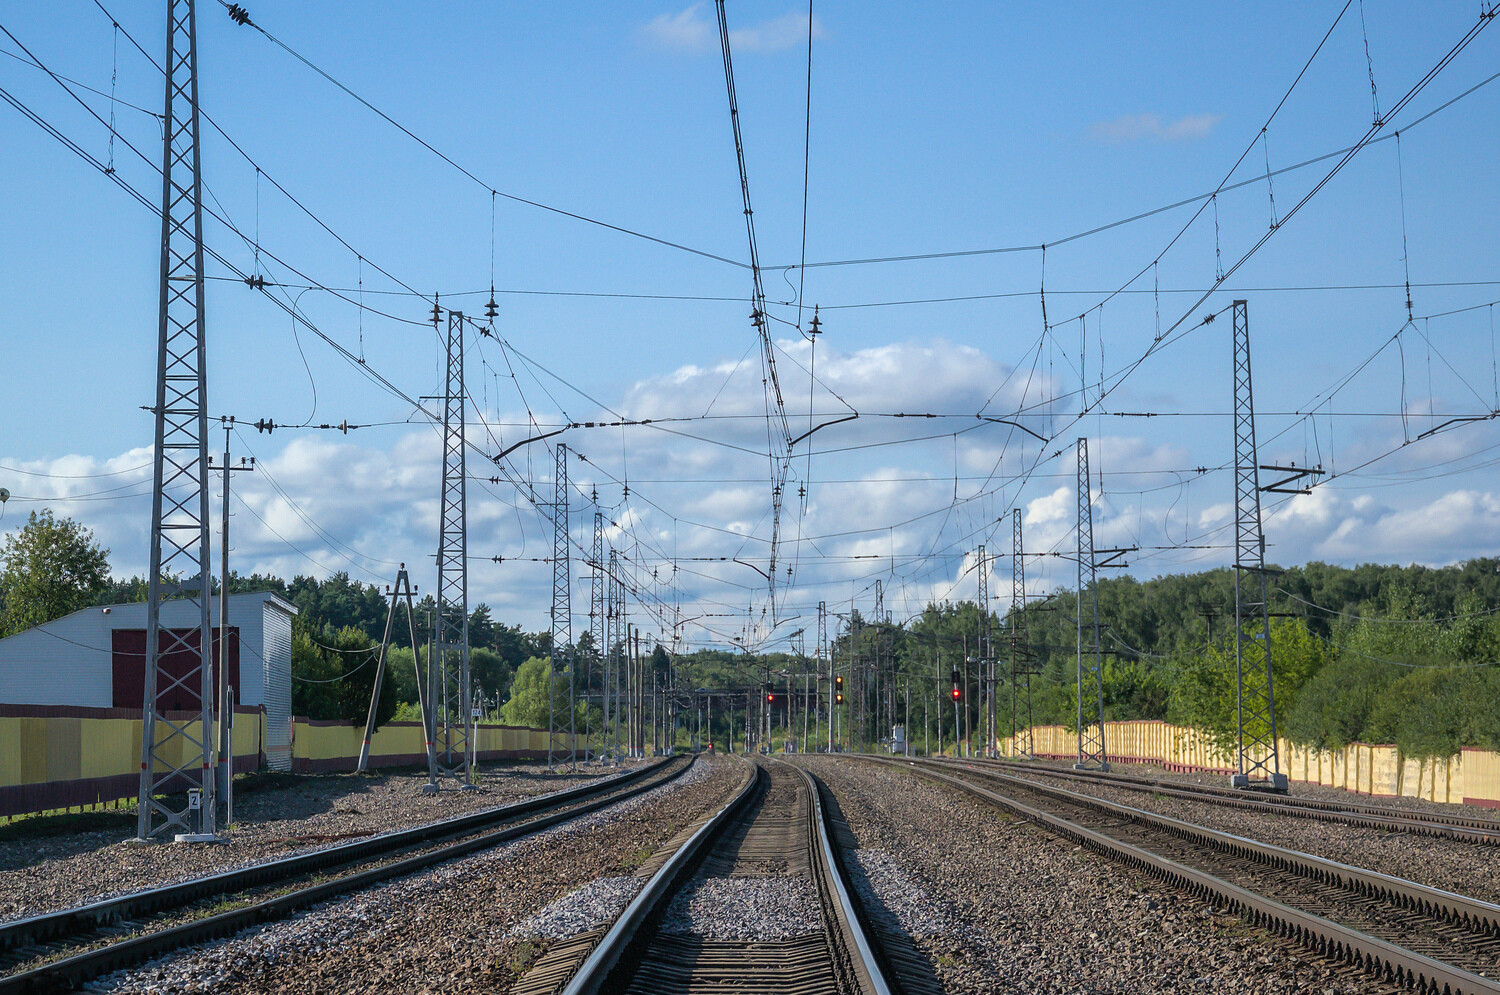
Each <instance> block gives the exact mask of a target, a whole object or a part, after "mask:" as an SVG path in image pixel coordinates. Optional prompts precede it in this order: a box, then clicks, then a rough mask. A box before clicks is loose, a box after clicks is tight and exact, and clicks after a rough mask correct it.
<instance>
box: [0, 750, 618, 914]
mask: <svg viewBox="0 0 1500 995" xmlns="http://www.w3.org/2000/svg"><path fill="white" fill-rule="evenodd" d="M622 769H627V770H628V769H629V767H625V768H620V767H608V768H599V767H587V768H586V767H584V766H582V765H580V766H579V768H578V771H577V772H576V773H572V772H570V771H568V769H567V768H566V767H557V768H556V769H555V771H554V772H549V771H548V769H547V767H546V766H545V765H544V764H535V763H507V764H498V765H492V764H485V765H482V766H481V773H482V782H481V786H480V790H478V791H458V790H456V789H455V788H453V787H452V786H451V782H446V783H445V787H444V789H443V790H442V791H440V792H439V793H437V794H435V795H424V794H422V792H421V787H422V785H423V784H425V783H427V775H426V773H425V772H422V773H381V772H376V773H369V774H306V775H290V774H286V775H274V774H273V775H268V776H266V778H265V782H264V786H262V787H258V788H257V789H255V790H250V791H242V792H241V793H240V794H238V795H237V796H236V798H235V820H236V822H235V824H234V825H233V826H232V827H230V829H229V830H228V831H227V832H225V833H224V834H223V835H224V836H225V838H226V840H227V842H226V843H223V844H177V843H163V844H156V845H150V846H131V845H127V844H126V843H125V842H124V841H125V839H126V838H127V837H128V836H131V835H134V832H135V822H134V820H133V819H130V820H129V822H128V825H127V824H126V822H127V820H125V819H124V818H121V819H120V820H119V822H120V825H119V827H118V828H112V829H110V830H99V831H93V832H71V833H70V832H58V833H55V834H50V835H48V836H46V837H43V838H35V837H33V836H31V835H29V834H28V833H27V830H26V826H25V823H24V822H23V823H16V824H15V825H13V826H11V827H4V828H0V922H3V921H6V920H10V919H19V918H23V917H25V916H33V915H39V914H42V913H44V912H52V911H56V910H58V909H65V908H71V907H72V906H75V905H82V904H85V903H87V902H92V901H97V900H99V899H102V898H109V897H112V896H114V895H122V894H127V893H129V892H133V891H140V890H142V889H145V888H154V887H157V886H160V885H164V884H171V883H174V882H177V881H185V880H188V879H190V878H195V877H199V876H201V875H204V874H209V873H214V872H217V871H226V870H233V869H235V868H239V867H244V866H247V865H250V864H255V863H260V862H262V861H265V860H270V859H273V858H276V857H285V856H289V855H291V854H294V853H301V852H305V851H310V850H319V849H324V848H327V847H330V846H334V845H337V844H338V843H340V842H343V838H354V837H357V836H364V835H373V834H375V833H382V832H389V831H391V830H394V829H405V828H408V827H411V826H419V825H423V824H425V823H429V822H437V821H439V820H441V819H447V818H451V817H453V816H457V815H463V814H465V813H467V812H473V811H477V810H479V809H484V808H493V807H495V806H497V805H504V804H506V803H508V802H513V801H518V800H520V799H523V798H529V797H532V796H534V795H539V794H545V793H549V792H554V791H561V790H564V789H565V788H570V787H573V786H574V785H577V784H581V783H584V782H585V781H589V780H593V779H594V778H597V777H601V776H609V775H612V774H615V773H618V772H619V771H620V770H622ZM237 787H238V785H237ZM308 837H312V838H311V839H309V838H308ZM328 837H336V838H333V839H329V838H328Z"/></svg>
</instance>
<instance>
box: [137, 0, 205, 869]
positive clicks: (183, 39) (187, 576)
mask: <svg viewBox="0 0 1500 995" xmlns="http://www.w3.org/2000/svg"><path fill="white" fill-rule="evenodd" d="M166 55H167V57H166V61H165V63H164V65H165V66H166V97H165V101H164V106H163V108H162V124H163V126H162V136H163V137H162V198H161V243H160V244H161V282H160V285H159V288H158V289H159V296H158V307H157V342H156V400H155V404H154V406H153V407H152V414H153V415H154V417H155V421H156V427H155V441H154V446H153V448H152V455H151V462H152V470H151V485H152V486H151V549H150V557H149V565H148V567H147V574H146V578H147V594H146V602H147V604H146V655H145V680H144V694H143V700H142V705H141V714H142V723H141V779H140V793H139V805H138V808H137V811H138V817H137V822H136V839H137V840H138V841H141V842H145V841H147V840H161V839H163V838H165V837H166V835H167V834H168V833H175V836H176V838H177V839H179V840H183V841H205V840H213V839H215V838H216V832H217V830H218V825H217V821H216V819H215V815H216V809H217V805H216V804H215V803H214V779H215V775H214V770H213V766H212V763H211V761H212V759H213V756H212V755H213V738H212V736H213V733H212V732H211V730H212V729H213V727H214V714H213V695H214V687H213V680H212V678H213V671H212V667H211V666H209V664H208V662H207V661H208V660H209V659H210V655H211V653H212V650H211V649H210V647H211V646H212V643H213V632H212V629H211V628H210V625H209V610H208V605H209V602H208V599H209V587H208V575H209V541H208V488H207V486H206V480H205V477H206V474H207V470H208V411H207V393H208V375H207V365H206V362H205V335H204V306H203V203H202V189H203V174H202V166H201V162H200V159H199V144H198V45H197V16H196V4H195V3H194V0H169V2H168V4H167V53H166ZM168 577H178V578H181V579H180V580H168V579H167V578H168ZM178 597H180V598H182V599H183V600H186V601H188V602H189V603H190V605H191V607H192V618H193V622H192V626H191V627H190V628H183V629H168V628H163V627H162V624H161V609H162V604H163V603H164V602H167V601H170V600H172V599H174V598H178ZM169 660H170V661H172V662H171V663H168V661H169ZM195 699H196V701H195ZM189 711H191V712H193V713H194V714H193V715H192V716H191V717H188V716H187V715H185V714H184V713H186V712H189ZM195 785H196V787H195ZM184 789H187V794H186V795H184V794H183V793H182V792H183V791H184Z"/></svg>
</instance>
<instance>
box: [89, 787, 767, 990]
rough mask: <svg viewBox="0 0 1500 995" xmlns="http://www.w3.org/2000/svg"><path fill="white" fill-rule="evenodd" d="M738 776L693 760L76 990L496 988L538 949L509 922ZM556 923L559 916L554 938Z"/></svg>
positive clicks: (651, 839)
mask: <svg viewBox="0 0 1500 995" xmlns="http://www.w3.org/2000/svg"><path fill="white" fill-rule="evenodd" d="M742 776H743V771H742V770H741V769H740V768H739V767H738V766H736V765H732V764H730V763H727V762H724V761H715V760H700V761H699V762H698V763H697V764H696V765H695V766H694V768H693V769H692V770H689V771H688V772H687V773H686V774H684V775H683V776H682V777H680V778H678V779H677V780H676V781H674V782H672V783H671V784H669V785H666V786H664V787H661V788H658V789H656V790H653V791H651V792H648V793H646V794H644V795H640V796H637V797H635V798H633V799H630V800H628V801H625V802H622V803H620V804H618V805H614V806H611V807H610V808H608V809H605V810H602V811H600V812H596V813H592V814H590V815H586V816H580V817H579V818H577V819H574V820H572V821H570V822H567V823H564V824H563V825H561V826H557V827H554V828H553V829H550V830H546V831H544V832H543V833H540V834H538V835H537V836H533V837H528V838H525V839H521V840H516V841H514V842H511V843H508V844H505V845H502V846H500V847H496V848H494V849H492V850H488V851H485V852H484V853H481V854H476V855H473V856H471V857H466V858H462V859H459V860H455V861H452V862H450V863H448V864H444V865H442V866H440V867H437V868H433V869H430V870H427V871H423V872H421V873H418V874H413V875H410V876H408V877H406V878H402V879H399V880H396V881H392V882H388V883H387V884H385V885H383V886H381V887H378V888H372V889H369V890H367V891H364V892H359V893H357V894H355V895H352V896H349V897H347V898H345V899H343V900H340V901H336V902H330V903H327V904H325V905H322V906H319V907H316V908H314V909H311V910H309V911H307V912H304V913H301V914H299V915H297V916H295V917H293V918H291V919H288V920H284V921H282V922H277V923H273V924H270V925H268V926H266V927H264V928H261V929H257V930H252V931H248V932H246V933H242V934H240V935H239V936H237V937H234V938H231V939H229V940H226V941H223V942H219V943H214V944H209V945H206V946H204V947H202V948H199V949H197V950H195V951H190V952H186V953H182V954H179V955H177V956H175V957H172V958H168V959H165V960H163V961H159V962H156V963H153V964H150V965H146V966H145V967H142V968H140V969H138V970H135V971H131V972H127V973H123V974H119V975H115V976H112V977H111V978H108V979H101V980H100V981H99V982H96V983H95V984H94V985H92V986H90V988H91V990H94V991H113V992H142V993H144V992H151V993H154V995H166V993H177V992H206V991H215V992H221V991H231V992H309V993H310V992H328V991H339V992H391V991H412V992H416V991H458V990H476V991H506V990H508V989H509V988H510V986H511V985H512V984H513V982H514V980H515V978H516V977H517V975H518V974H519V973H520V972H521V971H522V970H524V968H525V967H526V966H527V965H528V964H529V963H530V962H531V961H532V960H533V959H534V958H535V957H536V956H537V955H538V954H539V953H540V952H541V951H542V950H543V949H544V948H545V943H546V940H545V938H543V937H541V936H540V935H539V934H532V936H534V937H536V938H534V939H533V938H526V937H525V934H524V932H523V931H522V930H520V929H518V927H520V926H521V924H522V923H525V922H528V921H529V920H530V919H531V917H532V916H535V915H536V914H537V913H540V912H542V911H543V910H545V909H548V907H549V906H552V905H553V903H554V902H557V900H558V899H562V898H564V897H566V896H569V895H573V894H576V893H577V892H578V890H579V888H580V887H581V886H583V885H585V884H587V883H589V882H593V881H596V880H599V879H601V878H620V877H625V876H628V875H629V874H630V873H631V872H632V871H633V870H634V869H635V868H636V867H638V866H639V865H640V864H641V863H642V862H643V861H644V860H645V859H646V858H647V857H649V856H650V854H651V853H652V852H653V851H654V850H655V849H656V848H657V847H659V846H661V845H663V844H665V843H666V842H667V841H668V840H670V839H671V838H672V836H673V835H675V834H676V833H677V832H678V831H679V830H681V829H682V828H683V827H684V826H685V825H687V824H688V822H690V821H691V820H692V819H694V818H696V817H698V816H699V815H701V814H703V813H704V812H705V811H706V810H708V809H709V808H710V807H711V806H714V805H718V804H722V802H723V799H724V798H725V797H726V796H727V795H728V794H729V792H730V791H731V790H733V789H734V787H735V786H736V785H737V784H738V783H739V781H740V779H741V777H742ZM609 887H611V886H605V888H604V889H603V890H605V891H607V890H608V889H609ZM593 897H594V898H600V897H602V895H595V896H593ZM589 904H590V903H586V902H583V901H580V902H579V903H578V907H577V911H579V914H580V915H581V916H582V915H593V914H594V913H592V912H589V911H588V908H589ZM544 918H545V917H544ZM595 924H597V923H595ZM563 928H564V924H563V923H562V922H561V921H560V920H559V921H558V923H556V924H555V928H554V932H555V931H557V930H560V929H563Z"/></svg>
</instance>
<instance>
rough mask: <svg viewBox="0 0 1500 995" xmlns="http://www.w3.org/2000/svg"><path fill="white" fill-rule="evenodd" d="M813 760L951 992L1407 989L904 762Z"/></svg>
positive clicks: (867, 874) (870, 871) (877, 885)
mask: <svg viewBox="0 0 1500 995" xmlns="http://www.w3.org/2000/svg"><path fill="white" fill-rule="evenodd" d="M802 762H804V763H806V764H807V765H808V766H809V767H810V768H811V769H812V770H813V771H814V772H815V773H816V774H817V775H818V776H819V777H821V778H823V780H824V781H825V783H826V784H827V785H828V787H829V788H830V789H831V790H832V791H833V793H834V795H835V797H836V799H837V801H838V805H839V808H840V809H841V810H842V814H843V816H844V818H845V819H846V820H847V822H848V824H849V827H850V830H851V832H852V833H853V835H854V837H855V839H856V840H857V841H858V844H859V846H860V850H859V851H857V852H856V860H855V861H854V862H857V863H858V865H859V867H858V869H857V870H852V873H853V876H854V877H855V878H856V887H857V888H861V890H863V886H862V885H861V883H860V882H859V879H860V878H864V879H865V881H866V882H867V884H868V887H869V888H870V889H871V890H872V891H873V892H874V893H875V894H876V895H877V896H879V898H880V901H881V903H882V904H883V905H884V906H885V909H884V910H882V913H881V914H883V915H886V916H893V917H894V918H895V919H896V921H897V922H899V923H901V924H902V926H903V927H904V928H905V929H906V930H907V931H908V932H909V933H910V934H912V935H913V937H914V939H913V942H914V943H915V945H916V946H917V948H918V950H920V951H921V952H922V953H924V954H925V955H926V956H927V957H928V958H929V959H930V961H931V963H932V964H933V967H934V970H935V972H936V974H937V977H938V979H939V980H940V981H941V983H942V985H943V988H944V990H946V991H950V992H960V993H969V992H972V993H992V992H1017V993H1020V992H1040V991H1045V992H1068V993H1090V995H1092V993H1105V992H1108V993H1148V992H1149V993H1167V992H1170V993H1187V992H1193V993H1215V995H1217V993H1232V995H1272V993H1275V995H1282V993H1288V995H1290V993H1314V995H1367V993H1372V995H1384V993H1393V992H1395V991H1396V990H1397V989H1395V988H1393V987H1390V986H1386V985H1383V984H1381V983H1380V982H1378V981H1376V980H1375V979H1374V978H1373V977H1372V976H1370V975H1367V974H1364V973H1363V972H1358V971H1355V970H1353V969H1351V968H1345V967H1342V966H1340V965H1333V964H1329V963H1326V962H1323V961H1321V960H1318V959H1316V958H1314V957H1313V956H1312V955H1311V954H1309V953H1308V952H1306V951H1305V950H1304V949H1303V948H1301V947H1300V946H1297V945H1296V944H1294V943H1292V942H1291V941H1287V940H1283V939H1281V938H1278V937H1275V936H1272V935H1270V934H1268V933H1265V932H1264V931H1262V930H1260V929H1257V928H1254V927H1251V926H1249V925H1247V924H1246V923H1244V922H1243V921H1242V920H1240V919H1239V918H1237V917H1235V916H1232V915H1229V914H1228V913H1227V912H1226V911H1225V910H1223V909H1217V908H1214V907H1213V906H1211V905H1209V904H1207V903H1205V902H1203V901H1200V900H1198V899H1194V898H1192V897H1190V896H1189V895H1187V894H1185V893H1182V892H1177V891H1175V890H1170V889H1167V888H1165V887H1164V886H1162V885H1160V884H1159V883H1158V882H1156V881H1155V880H1154V879H1152V878H1150V877H1147V876H1145V875H1142V874H1139V873H1138V872H1134V871H1131V870H1129V869H1127V868H1126V867H1124V866H1123V865H1121V864H1117V863H1114V862H1112V861H1107V860H1105V859H1104V858H1102V857H1099V856H1097V855H1095V854H1093V853H1091V852H1089V851H1086V850H1083V849H1081V848H1079V847H1077V846H1075V845H1074V844H1072V843H1069V842H1066V841H1063V840H1060V839H1058V838H1057V837H1054V836H1052V835H1051V834H1049V833H1047V832H1045V831H1044V830H1042V829H1040V828H1038V827H1035V826H1032V825H1030V824H1028V823H1024V822H1019V821H1016V820H1013V819H1011V818H1009V817H1007V816H1005V815H1003V814H1002V813H1000V812H998V811H996V810H995V809H992V808H989V807H987V806H983V805H981V804H980V803H979V802H977V801H975V800H973V799H971V798H969V797H967V796H965V795H962V794H960V793H958V792H956V791H953V790H951V789H947V788H943V787H939V786H937V785H934V784H932V783H931V782H927V781H923V780H921V779H919V778H918V777H916V776H915V775H914V774H912V773H909V772H907V771H902V770H899V769H892V768H884V767H877V766H875V765H873V764H867V763H865V762H862V761H857V760H849V759H838V758H831V757H808V758H804V760H803V761H802ZM1302 821H1304V820H1298V822H1302ZM958 924H961V925H958Z"/></svg>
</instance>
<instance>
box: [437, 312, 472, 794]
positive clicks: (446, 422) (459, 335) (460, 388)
mask: <svg viewBox="0 0 1500 995" xmlns="http://www.w3.org/2000/svg"><path fill="white" fill-rule="evenodd" d="M467 396H468V395H467V394H465V393H464V316H463V315H462V314H461V313H460V312H458V311H449V312H448V377H447V386H446V388H445V389H444V391H443V502H442V514H441V517H440V518H439V520H438V555H437V568H438V585H437V611H438V620H437V645H436V649H435V652H434V658H433V661H432V665H431V666H429V668H428V678H429V681H430V683H429V685H428V687H429V700H430V701H436V702H437V703H438V706H437V708H436V709H435V713H436V714H435V716H434V720H435V721H436V720H441V721H442V724H443V727H442V731H441V739H440V741H439V744H438V764H437V768H438V773H439V774H441V775H443V776H447V777H455V778H457V779H458V780H459V781H460V782H461V783H462V784H463V785H464V786H465V787H467V786H470V785H472V784H473V783H474V747H475V741H474V740H475V737H474V712H473V709H474V701H473V695H472V693H471V691H470V686H469V542H468V534H467V508H466V497H467V494H468V489H467V487H466V481H467V477H466V474H465V469H464V407H465V404H466V403H467V400H466V399H467Z"/></svg>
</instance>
